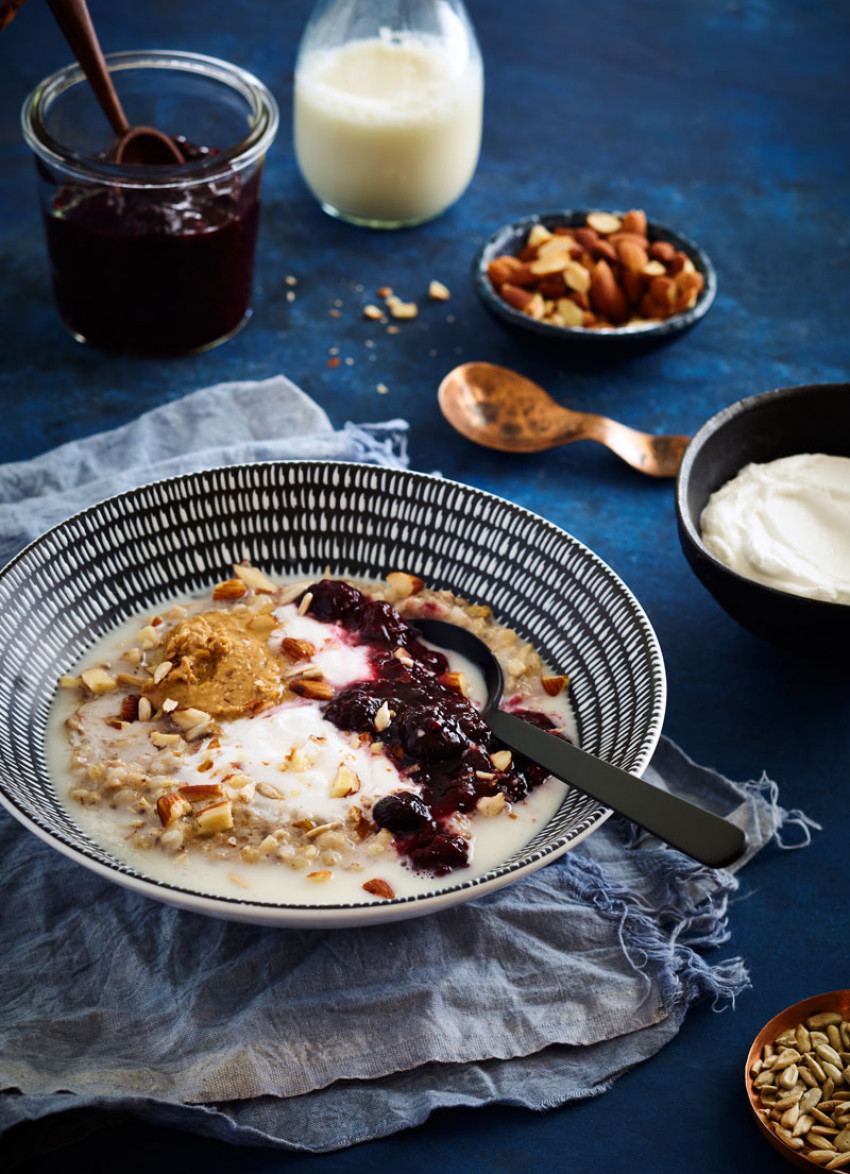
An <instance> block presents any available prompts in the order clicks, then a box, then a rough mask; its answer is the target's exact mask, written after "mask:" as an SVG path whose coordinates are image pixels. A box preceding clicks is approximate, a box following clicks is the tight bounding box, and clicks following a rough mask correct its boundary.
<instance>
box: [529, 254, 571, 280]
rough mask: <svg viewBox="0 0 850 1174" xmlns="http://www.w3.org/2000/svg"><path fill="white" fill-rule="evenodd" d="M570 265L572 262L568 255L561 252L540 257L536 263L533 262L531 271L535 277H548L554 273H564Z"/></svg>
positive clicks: (530, 266)
mask: <svg viewBox="0 0 850 1174" xmlns="http://www.w3.org/2000/svg"><path fill="white" fill-rule="evenodd" d="M570 264H571V261H570V258H569V256H568V255H567V253H566V252H565V251H564V250H559V251H557V252H554V253H547V254H546V255H545V256H541V257H538V258H537V260H536V261H532V262H531V264H530V265H529V269H530V270H531V272H532V273H533V274H534V276H535V277H548V276H549V275H550V274H552V273H563V272H564V270H565V269H566V268H567V266H568V265H570Z"/></svg>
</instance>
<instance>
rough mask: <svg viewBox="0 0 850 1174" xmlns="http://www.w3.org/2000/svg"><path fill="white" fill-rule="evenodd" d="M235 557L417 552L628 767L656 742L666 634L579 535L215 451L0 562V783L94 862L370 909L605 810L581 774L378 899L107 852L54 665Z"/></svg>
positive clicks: (409, 557)
mask: <svg viewBox="0 0 850 1174" xmlns="http://www.w3.org/2000/svg"><path fill="white" fill-rule="evenodd" d="M244 558H247V559H249V560H250V561H251V562H252V563H254V564H256V565H257V566H259V567H261V568H262V569H263V570H265V571H266V572H267V573H269V574H271V575H272V576H275V575H278V576H282V575H302V574H303V575H309V574H320V573H321V572H322V570H323V569H324V568H325V567H326V566H330V567H331V568H332V570H333V571H334V573H340V574H348V575H352V576H356V577H363V578H377V577H382V576H384V575H385V574H387V573H388V572H390V571H394V570H406V571H410V572H411V573H415V574H417V575H420V576H421V577H422V578H423V579H424V580H425V581H426V583H427V584H428V585H429V586H431V587H443V588H448V589H449V590H451V591H454V592H456V593H457V594H459V595H462V596H464V597H465V598H467V599H469V600H471V601H474V602H478V603H487V604H489V605H490V607H491V608H492V609H493V612H494V613H495V615H496V616H497V617H498V619H500V620H501V621H502V622H504V623H507V624H509V625H510V626H512V627H514V628H515V629H516V630H517V631H518V632H519V633H520V634H521V635H522V636H524V637H526V638H527V639H529V640H531V641H533V643H534V644H535V646H536V647H537V648H538V649H539V650H540V652H541V653H542V655H543V656H544V658H545V659H546V660H547V661H548V662H549V663H550V664H551V665H552V666H553V668H554V669H555V670H556V671H562V672H567V673H569V675H570V678H571V686H570V688H571V694H572V701H573V705H574V707H575V709H576V712H577V716H578V720H579V725H580V731H581V739H582V745H583V746H584V747H585V749H587V750H589V751H590V752H591V753H594V754H596V755H599V756H600V757H602V758H605V759H607V760H608V761H610V762H612V763H614V764H615V765H617V766H620V767H622V768H623V769H625V770H628V771H631V772H632V773H634V774H641V773H642V771H643V770H644V769H645V767H646V765H647V763H648V762H649V759H650V757H651V755H652V752H653V750H654V748H655V745H656V743H657V741H658V737H659V735H660V732H661V724H662V720H663V716H664V706H665V700H666V685H665V677H664V667H663V662H662V658H661V652H660V649H659V646H658V641H657V639H656V637H655V633H654V632H653V630H652V627H651V625H650V623H649V621H648V620H647V618H646V616H645V614H644V612H643V610H642V609H641V607H640V605H639V604H638V603H637V601H636V600H635V598H634V597H633V596H632V594H631V593H630V592H629V590H628V589H627V588H626V587H625V586H624V584H623V583H622V581H621V580H620V579H619V578H618V577H617V576H616V575H615V574H614V572H613V571H612V570H611V569H610V568H609V567H608V566H607V565H606V564H605V563H604V562H602V560H601V559H599V558H598V557H597V556H596V555H595V554H593V552H592V551H590V550H588V549H587V547H585V546H583V545H582V544H581V543H580V542H578V541H577V540H576V539H575V538H573V537H571V536H570V535H569V534H567V533H565V532H564V531H563V530H560V529H559V528H558V527H556V526H554V525H552V524H551V523H549V522H547V521H545V520H544V519H543V518H540V517H538V516H537V515H535V514H533V513H531V512H529V511H528V510H525V509H523V508H521V507H519V506H517V505H514V504H512V503H511V502H507V501H504V500H502V499H501V498H498V497H496V496H494V495H492V494H489V493H485V492H483V491H481V490H477V489H472V488H469V487H467V486H464V485H460V484H457V483H455V482H452V481H447V480H444V479H442V478H440V477H436V476H430V475H427V474H422V473H412V472H407V471H402V470H397V469H384V468H380V467H376V466H373V465H359V464H345V463H339V462H328V461H282V462H274V463H266V464H251V465H238V466H230V467H226V468H220V469H211V470H208V471H204V472H200V473H192V474H188V475H186V476H183V477H176V478H170V479H168V480H165V481H160V482H156V483H154V484H151V485H145V486H142V487H140V488H139V489H136V490H133V491H131V492H128V493H123V494H120V495H118V496H116V497H113V498H110V499H109V500H107V501H104V502H101V503H99V504H97V505H95V506H92V507H91V508H90V509H87V510H85V511H83V512H82V513H79V514H76V515H75V516H74V517H72V518H69V519H68V520H67V521H66V522H63V523H62V524H60V525H58V526H56V527H54V528H53V529H51V530H49V531H48V532H47V533H46V534H44V535H43V536H42V537H41V538H39V539H38V540H37V541H35V542H34V543H32V544H31V545H30V546H28V547H27V548H26V550H24V551H22V552H21V553H20V554H19V555H18V556H17V557H16V558H15V559H13V560H12V562H11V563H10V564H9V565H8V566H7V567H6V568H5V569H4V570H3V571H2V572H0V774H1V775H2V781H0V801H2V803H3V805H4V806H6V807H7V808H8V810H9V811H10V812H11V813H12V814H13V815H14V816H16V817H17V818H18V819H19V820H20V821H21V822H22V823H24V824H25V825H26V826H27V827H29V828H30V829H31V830H33V831H36V832H37V834H38V835H39V836H40V837H41V838H43V839H45V840H47V841H48V842H49V843H51V844H52V845H53V846H54V847H56V848H58V849H59V850H60V851H62V852H63V853H64V854H66V855H68V856H71V857H72V858H73V859H75V860H77V861H78V862H79V863H81V864H83V865H85V866H87V867H89V868H92V869H93V870H94V871H96V872H99V873H102V874H106V875H109V876H110V877H111V878H112V879H114V880H116V881H118V882H119V883H125V884H128V885H130V887H132V888H135V889H137V890H141V891H144V892H147V893H148V894H149V895H151V896H155V897H159V898H160V899H161V900H165V901H171V902H172V903H175V904H180V905H183V906H184V907H185V906H187V905H189V906H190V907H193V908H197V909H199V910H200V911H206V912H212V913H217V914H218V915H221V916H236V917H239V916H246V915H247V916H248V919H250V910H251V909H254V910H256V911H259V910H260V909H261V910H262V911H263V918H262V919H263V920H265V921H273V920H274V918H275V911H278V913H279V920H280V923H281V924H286V923H287V921H290V922H297V920H298V915H299V914H302V913H303V914H305V915H307V916H311V915H313V914H318V913H320V911H321V910H323V909H324V910H336V911H340V912H342V911H344V910H346V909H351V910H352V911H357V912H358V913H360V914H362V913H364V912H365V913H366V914H367V916H369V917H372V916H374V919H379V918H380V917H381V916H384V915H382V914H381V913H380V910H382V909H383V910H385V911H388V910H390V908H391V907H393V906H395V907H399V906H410V905H415V906H416V907H417V909H418V907H419V906H423V907H424V908H427V907H428V906H430V905H431V904H432V903H436V904H438V905H442V904H444V903H446V900H449V901H450V900H451V899H465V898H466V897H467V896H475V895H477V894H478V893H479V892H486V891H489V890H490V889H491V888H494V887H498V886H499V885H501V884H503V883H506V882H507V881H509V880H511V879H513V878H514V877H515V876H519V875H523V874H525V873H527V872H529V871H531V870H532V869H534V868H536V867H539V866H540V865H541V864H544V863H546V862H547V861H549V860H551V859H554V858H555V857H556V856H558V855H561V854H562V853H563V852H564V851H566V850H567V849H568V848H569V847H571V846H572V845H573V844H574V843H576V842H577V841H578V840H579V839H580V838H582V837H583V836H584V835H586V834H587V833H588V832H589V831H592V830H593V829H594V828H595V827H596V826H598V825H599V823H601V822H602V821H603V820H604V819H605V818H606V817H607V814H608V813H607V811H606V810H605V809H604V808H602V807H600V806H599V805H598V804H597V803H596V801H595V800H592V799H589V798H587V797H585V796H583V795H581V794H579V793H577V792H570V793H569V794H568V795H567V798H566V799H565V801H564V803H563V805H562V807H561V808H560V810H559V811H558V813H557V814H556V815H555V816H554V817H553V819H552V820H551V821H550V822H549V823H548V824H547V825H546V827H545V828H543V829H542V830H541V831H540V832H539V833H538V834H537V836H535V838H534V839H533V840H532V841H531V843H530V844H528V845H527V846H526V847H525V848H524V849H522V851H521V852H520V853H518V854H516V855H515V856H514V857H512V858H511V859H509V860H507V861H506V862H505V863H504V864H503V865H501V866H500V867H499V868H496V869H494V870H492V871H491V872H489V873H487V874H485V875H484V876H481V877H477V878H475V879H473V880H467V881H461V882H458V883H457V884H456V885H454V886H451V887H450V888H449V889H441V890H439V892H435V893H433V894H431V893H427V894H424V895H420V896H415V897H408V898H398V899H396V900H394V901H388V902H382V903H381V904H380V905H368V906H362V905H360V904H351V905H334V906H310V907H306V906H301V905H297V906H296V905H291V904H290V905H287V904H284V903H281V904H279V905H269V904H267V903H265V902H263V903H262V904H260V903H259V902H254V901H251V900H250V899H248V898H236V897H234V898H225V897H215V898H212V897H209V896H207V895H206V894H204V893H202V892H200V891H195V890H192V889H191V887H186V888H183V887H180V888H178V887H177V886H173V885H170V884H167V883H165V882H160V881H157V880H153V879H150V878H148V877H145V876H144V875H143V874H142V873H140V872H137V871H136V870H134V869H133V868H131V867H129V866H128V865H126V864H124V863H122V862H121V861H118V860H116V859H115V858H114V857H112V856H111V855H110V854H109V853H108V852H106V851H105V850H104V849H102V848H100V847H99V846H98V845H97V844H95V843H93V842H92V841H91V840H90V839H89V838H88V837H87V836H86V835H85V834H84V833H83V832H82V831H80V829H79V828H77V827H76V825H75V824H74V823H73V821H72V820H71V819H70V817H69V816H68V814H67V813H66V812H65V810H64V809H63V807H62V806H61V804H60V803H59V802H58V800H57V798H56V795H55V792H54V789H53V785H52V783H51V780H50V777H49V774H48V769H47V765H46V759H45V751H44V739H45V729H46V723H47V717H48V712H49V709H50V703H51V699H52V697H53V695H54V691H55V688H56V681H57V679H58V677H59V676H60V675H61V674H62V673H64V672H66V671H68V669H69V668H70V667H71V666H72V665H73V664H74V662H75V661H76V660H77V659H78V658H79V657H80V656H81V655H82V654H83V652H84V651H85V650H86V648H88V647H89V646H90V645H91V644H93V643H94V642H95V641H96V640H97V639H99V638H100V637H101V636H102V635H104V634H105V633H106V632H108V631H109V630H110V629H112V628H114V627H115V626H116V625H117V624H119V623H120V622H121V621H122V620H124V619H126V618H127V617H128V616H130V615H132V614H135V613H139V612H145V611H148V610H150V609H151V608H152V606H155V605H158V604H160V603H162V602H165V601H167V600H168V599H169V598H172V597H175V596H179V595H182V594H186V593H192V592H199V591H202V590H204V589H205V588H207V587H208V586H210V585H211V584H212V583H214V582H216V581H217V580H219V579H221V578H224V577H228V576H229V574H230V573H231V564H232V563H233V562H236V561H239V560H241V559H244ZM431 898H434V899H435V902H432V900H431ZM424 908H423V911H424ZM240 910H242V911H243V912H241V913H240ZM411 912H413V910H411ZM289 914H291V915H292V916H291V917H289V916H288V915H289ZM396 915H397V916H398V915H403V914H400V912H397V913H396Z"/></svg>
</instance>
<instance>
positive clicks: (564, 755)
mask: <svg viewBox="0 0 850 1174" xmlns="http://www.w3.org/2000/svg"><path fill="white" fill-rule="evenodd" d="M413 624H414V627H415V628H416V629H417V630H418V631H419V633H420V634H421V635H422V636H424V637H425V639H426V640H428V641H430V643H432V644H436V645H437V646H438V647H440V648H449V649H451V650H453V651H454V652H460V653H461V654H462V655H463V656H466V657H467V658H468V659H469V660H471V661H472V663H473V664H474V665H476V666H477V667H478V668H479V669H480V670H481V672H482V674H483V676H484V683H485V687H486V689H487V700H486V703H485V705H484V708H483V709H482V711H481V716H482V717H483V718H484V720H485V722H486V723H487V725H488V726H489V727H490V729H491V730H492V731H493V733H494V734H495V735H496V737H497V738H499V739H500V740H501V741H502V742H504V744H505V745H506V746H508V747H509V748H510V749H511V750H515V751H517V752H519V753H520V754H523V755H524V756H525V757H526V758H528V759H530V760H531V762H536V763H537V764H538V765H539V766H542V767H543V768H544V769H545V770H547V771H548V772H549V774H552V775H555V777H556V778H559V779H562V780H563V781H564V782H565V783H568V784H569V785H570V786H573V787H576V788H577V789H578V790H579V791H583V792H584V793H585V795H590V796H592V798H594V799H598V800H599V802H600V803H604V804H605V806H606V807H610V808H612V810H614V811H619V812H620V813H621V814H622V815H625V816H627V817H628V818H629V819H631V820H634V822H635V823H637V824H640V826H641V827H642V828H646V830H647V831H649V832H652V834H653V835H656V836H659V837H660V838H661V839H662V840H666V841H667V843H668V844H670V845H671V847H673V848H678V849H679V851H680V852H686V853H687V854H688V856H691V857H693V859H694V860H699V861H700V863H702V864H707V865H709V867H711V868H724V867H725V866H726V865H727V864H731V863H732V862H733V861H735V860H738V859H740V857H741V856H743V854H744V852H745V851H746V848H747V836H746V833H745V832H744V831H743V830H742V829H741V828H739V827H737V826H736V825H735V824H733V823H730V822H729V820H727V819H722V818H721V817H720V816H719V815H714V814H713V812H711V811H706V810H705V809H704V808H702V807H698V806H697V805H696V804H695V803H689V802H688V801H687V800H685V799H680V798H679V797H678V796H677V795H671V794H670V793H669V792H668V791H663V790H662V789H661V788H660V787H655V786H653V785H652V783H647V782H645V781H644V779H641V778H639V777H638V776H637V775H633V774H629V772H628V771H625V770H621V769H620V768H619V767H617V766H612V765H611V763H609V762H605V761H604V760H603V759H601V758H597V757H596V756H595V755H593V754H589V753H588V752H587V751H585V750H580V749H579V748H578V746H574V745H573V743H572V742H567V741H566V740H565V739H563V738H556V737H553V735H552V734H551V733H549V731H548V730H541V729H538V728H537V726H533V725H531V724H530V722H527V721H523V719H522V718H521V717H519V716H518V715H517V714H513V713H507V712H506V711H505V710H502V709H499V702H500V701H501V699H502V688H503V685H504V682H503V678H502V670H501V667H500V665H499V662H498V660H497V659H496V657H495V656H494V655H493V653H492V652H491V651H490V648H489V647H488V646H487V645H486V644H485V643H484V641H483V640H481V639H479V637H478V636H475V635H474V634H473V633H472V632H469V631H467V629H466V628H461V627H459V626H458V625H457V624H450V623H446V621H445V620H428V619H415V620H414V621H413Z"/></svg>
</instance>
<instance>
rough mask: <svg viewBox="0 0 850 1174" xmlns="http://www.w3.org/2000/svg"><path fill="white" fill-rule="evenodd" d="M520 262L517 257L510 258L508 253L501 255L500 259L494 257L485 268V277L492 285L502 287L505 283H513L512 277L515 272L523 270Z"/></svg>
mask: <svg viewBox="0 0 850 1174" xmlns="http://www.w3.org/2000/svg"><path fill="white" fill-rule="evenodd" d="M524 268H525V266H524V265H523V263H522V261H520V259H519V257H512V256H511V255H510V254H509V253H505V254H503V255H502V256H501V257H494V258H493V260H492V261H491V262H490V264H489V265H488V266H487V276H488V277H489V278H490V280H491V281H492V283H493V285H495V286H500V285H504V284H505V282H506V281H509V282H513V275H514V274H515V273H516V272H517V270H521V269H524Z"/></svg>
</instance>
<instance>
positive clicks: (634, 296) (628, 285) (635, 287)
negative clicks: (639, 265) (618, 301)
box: [620, 269, 649, 306]
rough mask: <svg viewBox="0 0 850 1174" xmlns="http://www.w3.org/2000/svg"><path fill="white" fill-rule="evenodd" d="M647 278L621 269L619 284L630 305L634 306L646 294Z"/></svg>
mask: <svg viewBox="0 0 850 1174" xmlns="http://www.w3.org/2000/svg"><path fill="white" fill-rule="evenodd" d="M648 280H649V279H648V278H647V277H646V276H645V275H644V274H643V273H634V272H633V271H632V270H631V269H623V271H622V273H621V274H620V283H621V284H622V287H623V293H624V294H625V295H626V297H627V298H628V299H629V302H630V303H631V305H633V306H636V305H637V304H638V302H639V301H640V299H641V298H642V297H643V295H644V293H645V292H646V286H647V282H648Z"/></svg>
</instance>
